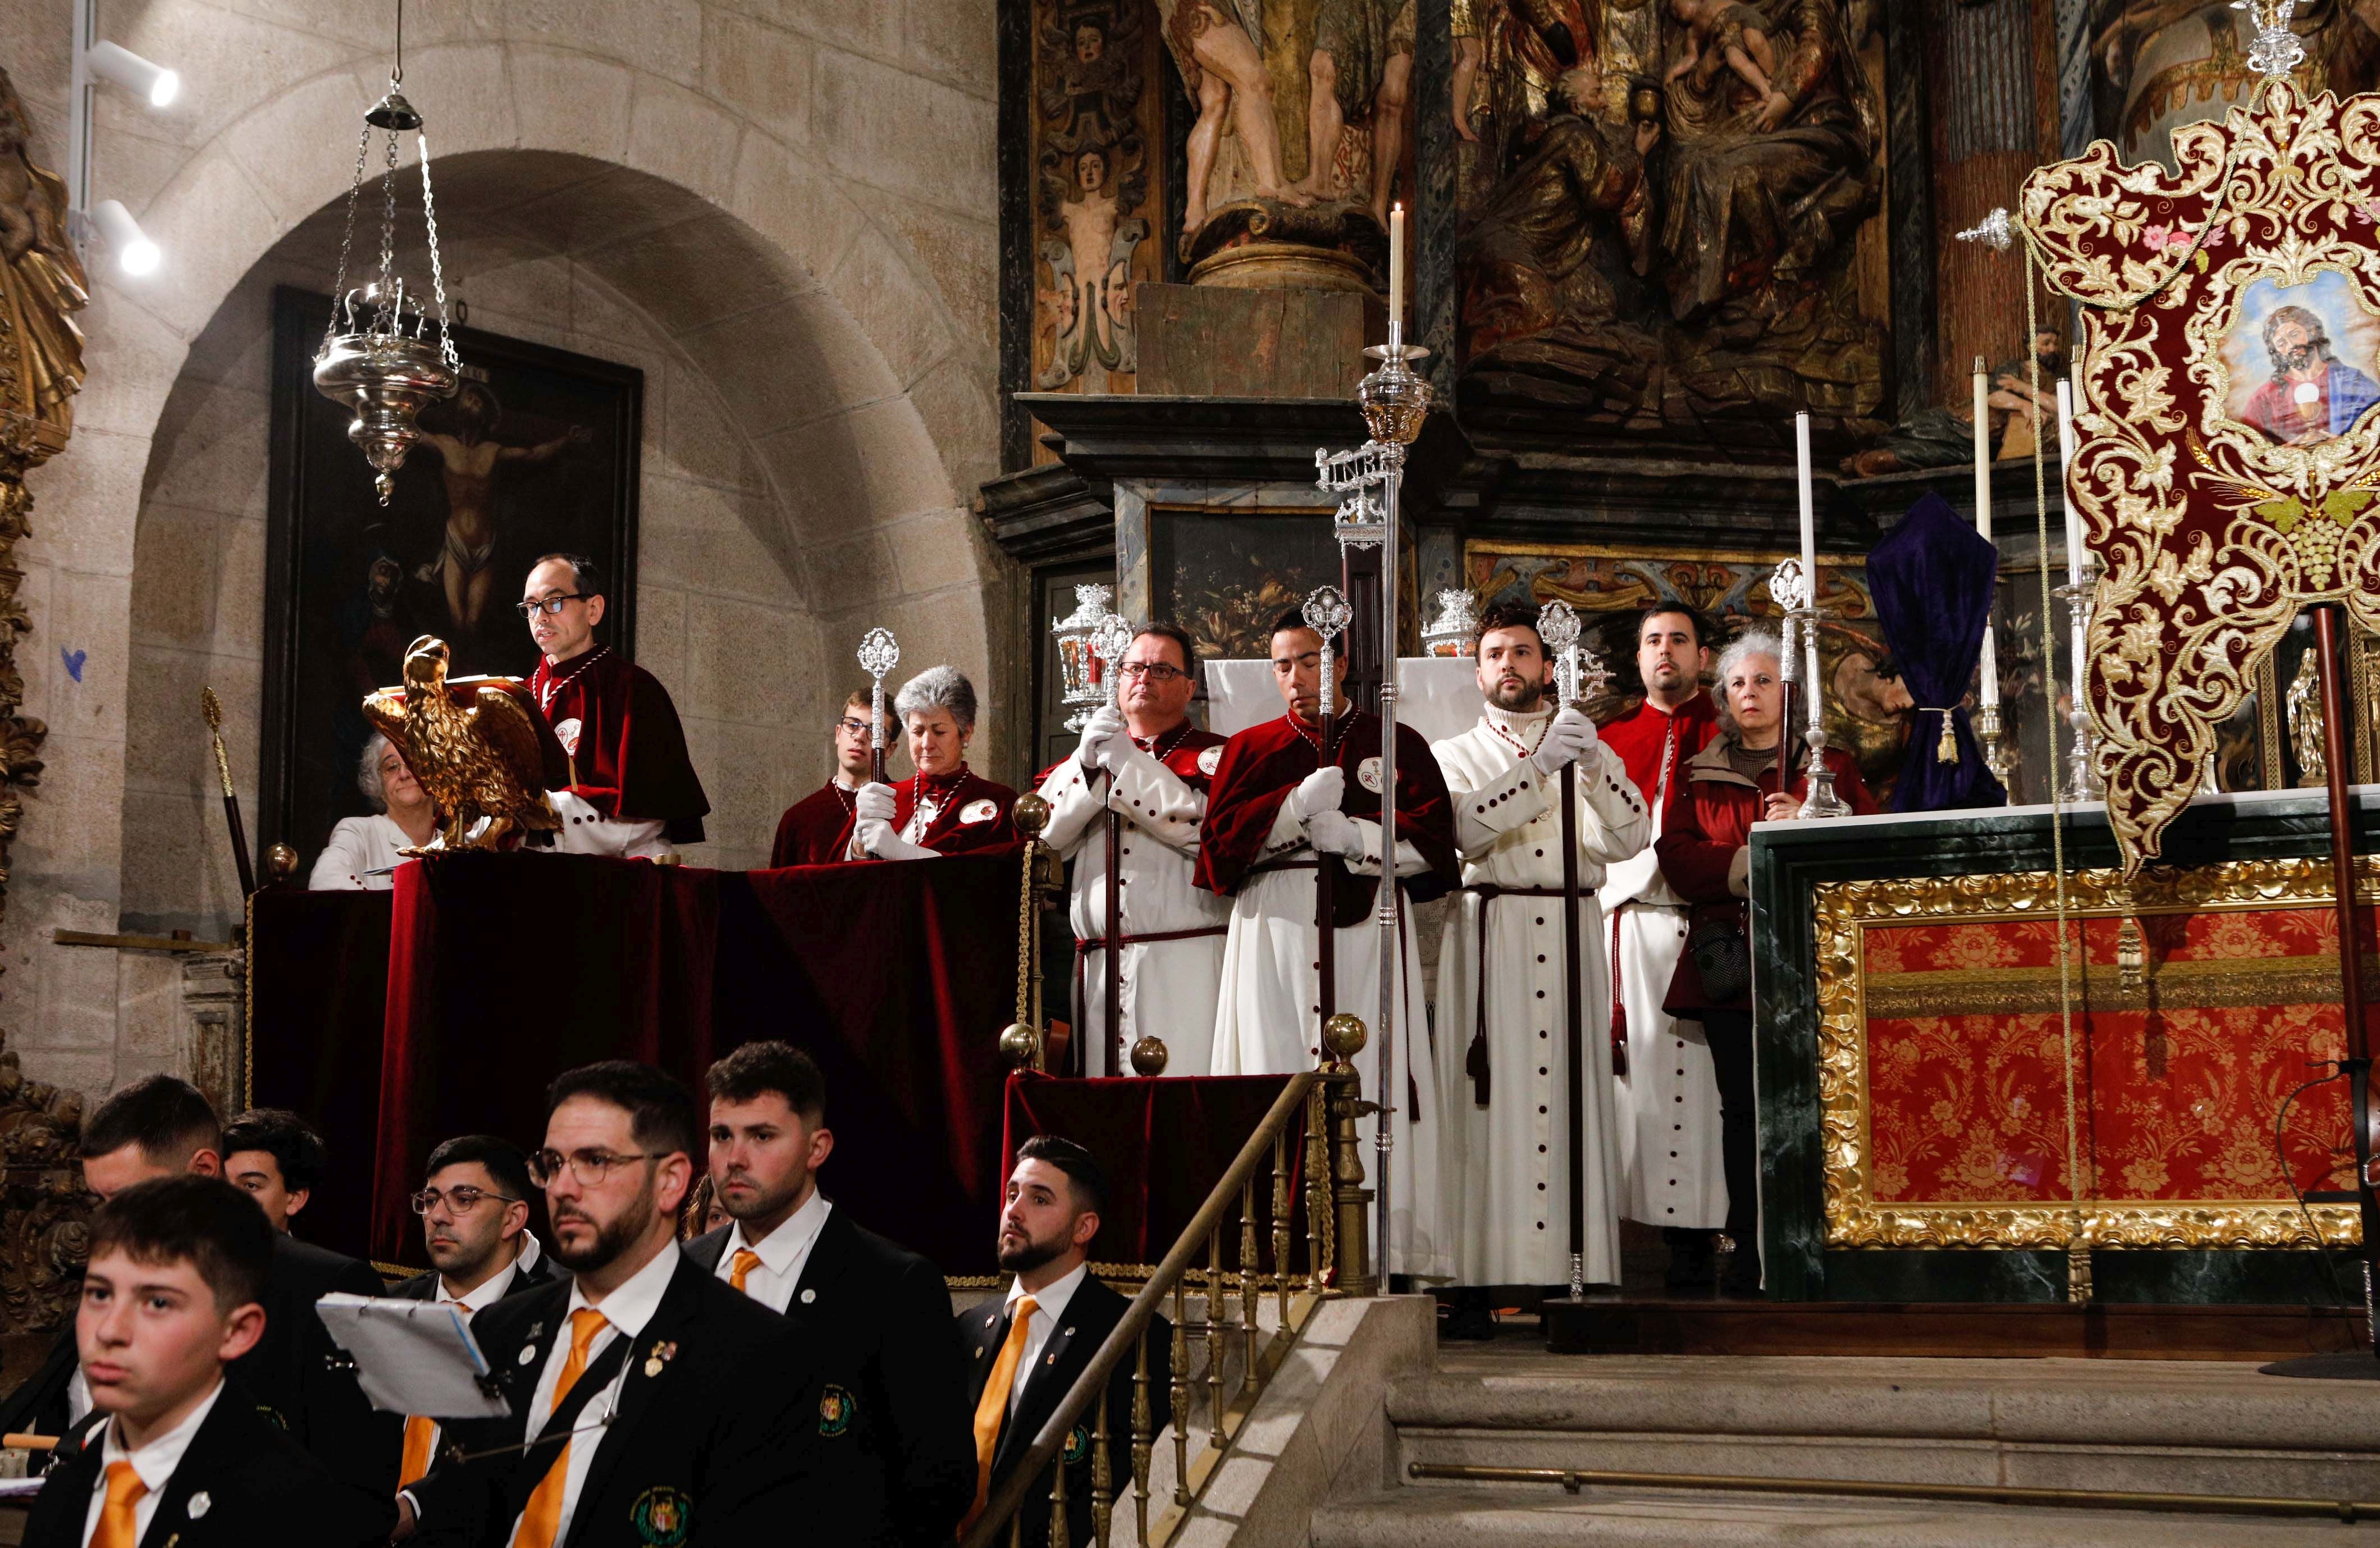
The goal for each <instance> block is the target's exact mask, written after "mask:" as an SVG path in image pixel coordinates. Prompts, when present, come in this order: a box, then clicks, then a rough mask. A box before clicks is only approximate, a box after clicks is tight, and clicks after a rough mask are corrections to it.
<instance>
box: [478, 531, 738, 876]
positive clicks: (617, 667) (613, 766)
mask: <svg viewBox="0 0 2380 1548" xmlns="http://www.w3.org/2000/svg"><path fill="white" fill-rule="evenodd" d="M604 600H605V599H604V596H603V578H602V572H601V570H600V569H598V568H597V567H596V565H595V562H594V561H593V560H592V559H589V558H588V557H586V556H585V555H579V554H549V555H546V556H545V557H544V558H542V559H540V560H539V561H538V562H537V563H536V564H535V565H533V566H531V567H529V572H528V584H527V585H526V586H525V587H524V588H523V589H522V591H521V601H520V614H521V616H522V618H524V619H525V620H527V621H528V632H529V637H530V638H531V639H533V640H536V641H537V648H538V650H539V651H540V652H543V654H544V657H545V659H544V660H542V661H540V662H539V663H538V664H537V670H536V671H535V672H534V673H532V674H530V676H529V680H528V689H529V695H530V697H532V698H534V699H535V700H536V701H537V704H538V708H540V710H543V711H544V712H545V718H546V721H547V723H548V724H550V725H552V726H553V735H554V738H555V739H556V740H557V741H559V742H561V744H562V750H563V751H564V752H565V753H567V754H568V755H569V757H570V784H569V786H568V787H567V788H566V789H563V790H554V791H550V792H548V795H549V796H550V797H551V798H552V799H553V808H554V811H555V813H556V814H557V815H558V816H560V817H561V819H562V833H561V835H559V836H560V844H561V847H562V848H563V849H564V850H565V851H566V852H569V853H573V854H601V855H614V856H618V857H620V858H622V859H659V858H661V857H662V856H664V855H673V854H675V853H676V849H675V846H677V845H680V844H699V843H701V842H702V838H703V832H702V819H703V817H704V815H705V814H706V813H708V812H709V811H710V798H708V797H706V796H705V795H704V794H703V793H702V781H701V780H700V779H698V778H697V777H696V776H695V773H694V763H693V761H692V760H691V759H690V758H688V757H687V755H686V733H685V732H684V731H683V730H682V729H681V728H680V727H679V725H678V719H677V706H676V705H674V704H673V703H671V702H670V696H669V690H668V689H664V688H663V687H662V685H661V683H660V681H659V679H657V678H655V677H654V676H653V675H652V674H651V673H650V672H648V671H646V670H645V669H644V668H643V667H641V666H637V665H632V664H630V663H629V662H628V661H627V660H626V658H625V657H623V656H622V655H621V654H620V653H619V652H616V651H614V650H613V649H612V648H611V647H610V646H609V645H600V644H597V643H596V641H595V626H596V625H598V624H600V623H601V622H602V621H603V611H604Z"/></svg>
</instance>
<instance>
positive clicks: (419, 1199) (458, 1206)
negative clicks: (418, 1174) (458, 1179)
mask: <svg viewBox="0 0 2380 1548" xmlns="http://www.w3.org/2000/svg"><path fill="white" fill-rule="evenodd" d="M441 1199H443V1200H444V1201H446V1207H447V1208H448V1209H449V1210H451V1211H453V1212H454V1213H456V1214H468V1213H471V1212H472V1211H473V1210H476V1209H478V1208H479V1207H480V1200H482V1199H493V1200H495V1201H497V1202H498V1203H501V1204H517V1203H519V1202H520V1201H519V1200H517V1199H516V1198H514V1197H513V1196H512V1195H511V1194H509V1193H491V1192H489V1191H488V1190H487V1189H486V1188H472V1187H470V1186H469V1185H468V1184H466V1185H464V1186H463V1187H460V1188H448V1189H447V1190H446V1191H445V1192H443V1193H441V1192H439V1191H438V1190H437V1189H436V1188H423V1189H422V1190H421V1191H420V1192H419V1193H417V1194H415V1195H414V1196H413V1199H412V1204H413V1213H416V1214H428V1213H430V1212H431V1210H434V1209H436V1208H437V1207H438V1201H440V1200H441Z"/></svg>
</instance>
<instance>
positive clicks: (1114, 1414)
mask: <svg viewBox="0 0 2380 1548" xmlns="http://www.w3.org/2000/svg"><path fill="white" fill-rule="evenodd" d="M1131 1305H1132V1302H1131V1301H1129V1300H1127V1299H1125V1298H1123V1296H1120V1295H1118V1294H1117V1293H1116V1292H1115V1291H1113V1290H1111V1289H1109V1288H1108V1287H1107V1286H1106V1285H1105V1284H1103V1283H1101V1282H1100V1281H1099V1278H1098V1276H1096V1275H1094V1274H1085V1275H1084V1276H1083V1282H1082V1284H1081V1285H1080V1286H1077V1287H1076V1288H1075V1293H1074V1295H1073V1296H1072V1297H1071V1298H1069V1299H1068V1300H1067V1302H1066V1314H1065V1315H1064V1316H1063V1317H1062V1318H1060V1319H1059V1322H1058V1326H1057V1327H1056V1328H1055V1329H1054V1330H1052V1331H1051V1333H1050V1341H1049V1343H1047V1344H1045V1345H1043V1346H1042V1347H1041V1351H1040V1353H1039V1354H1038V1355H1037V1356H1036V1357H1035V1358H1034V1362H1033V1369H1032V1370H1031V1371H1018V1372H1017V1373H1016V1379H1017V1380H1018V1381H1019V1382H1022V1383H1024V1384H1025V1396H1023V1397H1022V1398H1014V1397H1013V1395H1012V1404H1011V1407H1010V1409H1009V1412H1008V1417H1007V1419H1006V1420H1004V1421H1003V1422H1002V1425H1001V1427H1000V1439H999V1441H998V1442H997V1443H996V1444H995V1445H994V1448H993V1450H992V1454H991V1492H992V1493H999V1490H1000V1486H1001V1484H1002V1482H1003V1481H1005V1480H1006V1479H1007V1477H1008V1475H1009V1474H1010V1473H1012V1472H1014V1471H1015V1470H1016V1467H1017V1465H1018V1464H1019V1463H1020V1462H1022V1461H1023V1460H1024V1459H1025V1454H1026V1452H1028V1451H1030V1450H1032V1449H1033V1438H1034V1437H1035V1436H1036V1435H1038V1434H1039V1433H1040V1432H1041V1427H1042V1426H1043V1425H1045V1424H1047V1423H1049V1422H1050V1418H1051V1417H1052V1416H1053V1415H1055V1414H1056V1413H1057V1411H1058V1405H1059V1404H1060V1403H1062V1402H1063V1401H1065V1397H1066V1393H1067V1391H1068V1390H1069V1389H1070V1388H1072V1387H1073V1386H1074V1384H1075V1380H1076V1378H1078V1377H1080V1376H1081V1375H1082V1373H1083V1372H1084V1371H1087V1370H1089V1369H1090V1364H1091V1358H1092V1357H1093V1356H1095V1355H1097V1354H1098V1353H1099V1346H1100V1345H1101V1344H1103V1343H1105V1342H1106V1341H1107V1336H1108V1335H1109V1334H1111V1333H1113V1332H1114V1331H1115V1328H1116V1324H1117V1323H1121V1322H1123V1314H1124V1312H1125V1310H1127V1309H1129V1308H1130V1307H1131ZM958 1326H959V1336H960V1337H962V1338H964V1339H965V1341H966V1343H967V1346H968V1348H969V1351H970V1353H969V1356H968V1359H967V1411H968V1413H969V1414H970V1415H972V1414H973V1412H974V1411H975V1407H976V1405H977V1403H979V1402H981V1401H982V1399H983V1389H984V1385H985V1383H988V1382H989V1381H990V1378H991V1368H992V1366H993V1365H994V1364H995V1363H997V1362H998V1360H999V1359H1000V1347H1001V1345H1002V1343H1004V1342H1006V1340H1007V1338H1008V1308H1007V1302H1006V1299H1005V1298H1004V1297H1003V1298H1002V1299H1000V1300H993V1301H986V1302H985V1303H984V1304H982V1305H981V1306H976V1307H970V1308H969V1309H968V1310H965V1311H962V1312H960V1313H959V1314H958ZM1172 1326H1173V1325H1172V1323H1169V1322H1167V1321H1166V1320H1165V1318H1163V1317H1161V1316H1159V1317H1152V1318H1150V1319H1149V1323H1148V1335H1147V1338H1148V1408H1149V1414H1150V1416H1151V1418H1150V1423H1151V1424H1152V1426H1153V1429H1152V1431H1151V1433H1152V1434H1153V1433H1154V1432H1156V1431H1160V1430H1163V1429H1164V1428H1165V1425H1166V1422H1167V1420H1168V1419H1169V1418H1170V1417H1171V1415H1172V1412H1173V1338H1172ZM1133 1364H1134V1361H1133V1357H1132V1355H1131V1353H1130V1352H1129V1351H1127V1352H1126V1353H1125V1355H1124V1358H1123V1359H1121V1360H1119V1361H1117V1362H1116V1367H1115V1370H1114V1371H1113V1372H1112V1373H1111V1374H1110V1375H1109V1377H1108V1459H1109V1474H1108V1476H1109V1479H1110V1481H1111V1484H1112V1486H1113V1488H1114V1491H1115V1497H1116V1498H1117V1499H1118V1500H1123V1501H1128V1500H1130V1499H1131V1497H1132V1385H1133V1383H1132V1375H1133ZM1098 1420H1099V1405H1098V1404H1097V1403H1096V1402H1094V1403H1093V1404H1092V1405H1091V1407H1090V1408H1087V1409H1086V1410H1085V1411H1084V1414H1083V1416H1082V1418H1081V1419H1080V1420H1076V1421H1075V1426H1074V1428H1073V1429H1072V1430H1070V1431H1068V1432H1067V1434H1066V1447H1065V1452H1064V1457H1065V1459H1066V1541H1067V1542H1090V1541H1091V1540H1092V1539H1091V1432H1092V1431H1093V1429H1094V1428H1095V1427H1096V1425H1097V1423H1098ZM1053 1482H1054V1480H1053V1479H1051V1477H1050V1474H1049V1473H1048V1472H1044V1473H1043V1474H1042V1475H1041V1477H1040V1478H1039V1479H1038V1481H1036V1482H1035V1483H1034V1486H1033V1488H1032V1489H1031V1490H1030V1491H1029V1492H1027V1493H1026V1496H1025V1505H1024V1507H1023V1508H1022V1509H1021V1510H1020V1511H1019V1512H1018V1515H1019V1516H1020V1517H1021V1518H1023V1521H1024V1526H1025V1541H1026V1542H1048V1541H1049V1539H1050V1486H1051V1484H1052V1483H1053Z"/></svg>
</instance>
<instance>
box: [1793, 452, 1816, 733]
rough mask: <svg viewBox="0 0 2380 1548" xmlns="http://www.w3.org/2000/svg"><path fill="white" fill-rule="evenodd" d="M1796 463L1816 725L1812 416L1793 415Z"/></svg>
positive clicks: (1808, 694) (1810, 695) (1805, 679)
mask: <svg viewBox="0 0 2380 1548" xmlns="http://www.w3.org/2000/svg"><path fill="white" fill-rule="evenodd" d="M1793 463H1794V470H1795V472H1796V473H1797V475H1798V476H1799V481H1800V483H1801V493H1802V586H1803V593H1804V605H1806V606H1807V607H1809V609H1810V610H1811V617H1810V626H1809V628H1807V629H1806V630H1804V631H1803V636H1802V643H1803V652H1804V659H1805V660H1806V661H1807V662H1808V663H1809V666H1808V669H1807V670H1806V671H1804V672H1803V674H1802V701H1803V706H1804V708H1805V709H1806V710H1807V712H1808V714H1809V723H1810V724H1811V725H1814V726H1815V725H1817V724H1818V719H1819V710H1818V619H1817V607H1818V504H1817V498H1816V492H1815V490H1814V489H1813V488H1812V487H1811V483H1810V416H1809V415H1808V414H1806V413H1803V414H1796V415H1794V416H1793Z"/></svg>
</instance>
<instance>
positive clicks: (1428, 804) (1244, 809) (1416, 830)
mask: <svg viewBox="0 0 2380 1548" xmlns="http://www.w3.org/2000/svg"><path fill="white" fill-rule="evenodd" d="M1312 731H1313V727H1312V726H1310V725H1306V724H1305V722H1304V721H1298V722H1295V723H1294V724H1293V723H1292V721H1291V719H1290V717H1289V716H1288V715H1285V714H1284V715H1282V716H1281V717H1280V718H1279V719H1277V720H1269V721H1266V722H1264V723H1263V724H1262V725H1251V726H1249V727H1248V728H1247V729H1246V730H1245V731H1243V732H1241V733H1239V734H1238V735H1237V736H1235V737H1232V738H1231V739H1230V740H1229V741H1227V742H1225V743H1224V744H1223V757H1222V761H1221V762H1220V763H1218V764H1217V765H1216V767H1215V773H1214V776H1213V778H1212V780H1211V781H1210V783H1209V785H1208V792H1207V820H1206V822H1205V823H1203V824H1201V826H1200V828H1199V837H1198V870H1197V882H1198V884H1199V885H1200V886H1202V887H1205V888H1206V889H1207V890H1208V892H1215V893H1222V894H1224V895H1226V896H1229V895H1230V894H1233V893H1235V892H1237V891H1239V890H1240V884H1241V883H1242V882H1244V881H1245V880H1246V879H1247V875H1248V872H1250V871H1252V870H1253V869H1255V867H1256V865H1257V861H1258V860H1260V859H1262V858H1263V849H1264V842H1265V835H1267V834H1269V833H1270V832H1271V831H1272V823H1273V819H1274V817H1276V816H1277V815H1279V814H1280V811H1281V802H1282V801H1283V800H1286V799H1287V798H1288V797H1289V793H1290V792H1291V791H1292V790H1293V789H1295V788H1296V787H1297V784H1298V781H1300V780H1302V779H1304V778H1305V776H1306V775H1307V774H1312V773H1313V772H1314V771H1315V770H1317V769H1318V768H1320V767H1321V766H1322V759H1321V755H1320V753H1319V752H1318V750H1316V748H1315V745H1314V743H1313V742H1312V741H1310V740H1308V739H1307V737H1308V736H1309V735H1310V734H1311V733H1312ZM1330 751H1331V760H1330V761H1331V762H1333V763H1336V764H1337V765H1338V766H1339V767H1340V768H1342V769H1344V770H1345V771H1346V772H1347V788H1346V794H1345V795H1344V796H1343V797H1342V798H1341V800H1340V805H1339V809H1340V810H1341V811H1344V812H1345V813H1346V814H1347V815H1348V816H1350V817H1355V818H1361V819H1364V820H1365V821H1367V822H1374V823H1377V822H1378V821H1379V818H1380V798H1379V795H1378V792H1376V791H1372V790H1367V789H1366V788H1365V787H1364V782H1363V779H1362V777H1361V774H1362V769H1363V765H1364V763H1365V762H1366V760H1369V759H1375V758H1378V756H1379V752H1380V718H1379V716H1378V715H1372V714H1366V713H1363V712H1361V711H1356V712H1354V713H1351V714H1346V715H1342V716H1341V717H1340V718H1339V720H1338V722H1337V728H1336V729H1334V730H1333V732H1332V733H1331V738H1330ZM1397 839H1398V842H1399V843H1410V844H1412V845H1413V846H1414V847H1415V848H1416V849H1418V850H1419V851H1420V852H1421V855H1422V858H1423V859H1425V860H1427V862H1428V864H1429V869H1428V870H1427V871H1426V872H1421V873H1420V874H1418V875H1415V876H1410V877H1407V878H1406V879H1405V890H1406V892H1407V893H1409V894H1410V895H1411V896H1414V897H1415V898H1417V899H1420V900H1422V901H1425V902H1426V901H1427V900H1428V899H1430V898H1433V897H1438V896H1442V895H1443V894H1445V893H1446V892H1448V891H1450V890H1451V889H1452V888H1453V887H1454V886H1455V885H1456V884H1459V883H1460V882H1461V881H1462V868H1461V865H1460V863H1459V862H1458V861H1457V860H1456V859H1455V853H1454V803H1453V801H1452V800H1451V798H1449V797H1448V795H1447V793H1446V778H1445V776H1444V775H1443V774H1440V773H1439V767H1438V759H1437V758H1436V757H1435V756H1434V755H1432V753H1431V752H1430V750H1429V743H1428V742H1427V741H1426V740H1424V739H1423V738H1422V735H1421V733H1420V732H1418V731H1416V730H1415V729H1414V728H1413V727H1412V726H1410V725H1400V726H1398V727H1397Z"/></svg>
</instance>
